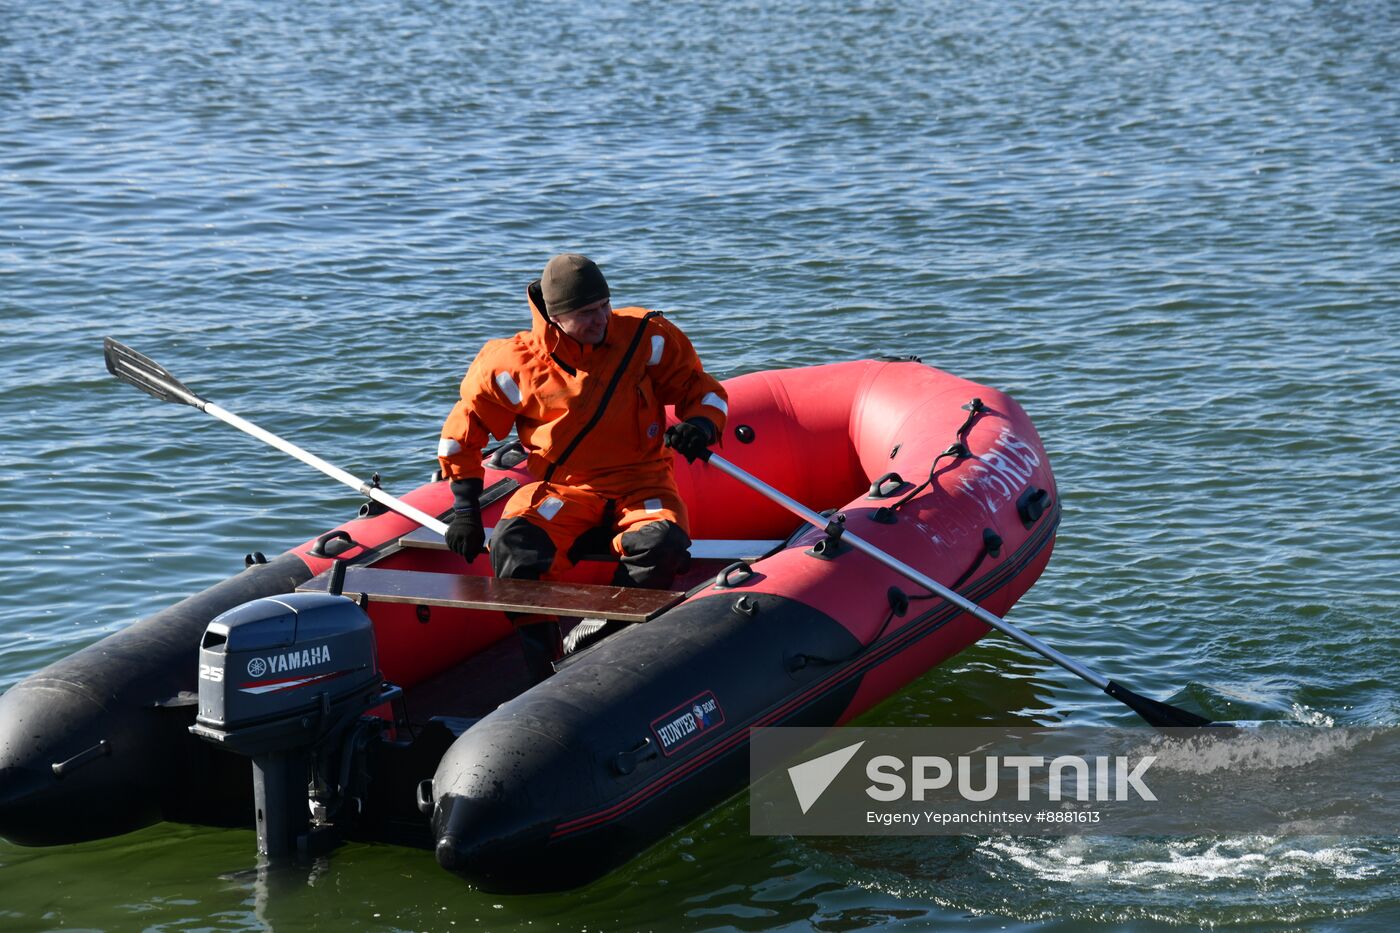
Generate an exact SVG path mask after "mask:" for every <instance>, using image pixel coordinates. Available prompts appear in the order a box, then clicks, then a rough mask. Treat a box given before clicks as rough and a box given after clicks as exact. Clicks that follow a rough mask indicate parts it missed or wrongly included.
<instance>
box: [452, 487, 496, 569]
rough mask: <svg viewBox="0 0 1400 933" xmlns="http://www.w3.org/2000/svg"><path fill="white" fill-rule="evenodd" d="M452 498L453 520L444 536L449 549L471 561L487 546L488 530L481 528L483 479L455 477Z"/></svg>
mask: <svg viewBox="0 0 1400 933" xmlns="http://www.w3.org/2000/svg"><path fill="white" fill-rule="evenodd" d="M452 500H453V505H452V521H451V523H450V524H449V525H448V526H447V534H445V535H444V536H443V537H444V539H445V540H446V541H447V547H448V549H449V550H451V551H453V552H455V553H457V554H461V555H462V556H463V557H465V558H466V559H467V562H468V563H470V562H471V561H473V560H475V559H476V556H477V555H478V554H480V553H481V551H482V548H484V547H485V546H486V532H485V531H483V530H482V528H481V480H479V479H454V480H453V481H452Z"/></svg>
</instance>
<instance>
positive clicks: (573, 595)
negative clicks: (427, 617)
mask: <svg viewBox="0 0 1400 933" xmlns="http://www.w3.org/2000/svg"><path fill="white" fill-rule="evenodd" d="M329 582H330V571H326V572H325V573H323V574H321V575H319V576H317V577H314V578H313V579H311V580H308V581H307V582H305V583H303V584H302V585H301V586H299V587H297V592H300V593H314V592H320V593H324V592H325V591H326V586H327V584H328V583H329ZM345 592H346V593H364V594H365V595H366V596H367V597H368V598H369V599H370V600H372V601H378V602H382V603H408V604H410V605H415V606H444V607H448V608H454V609H489V610H497V611H500V612H521V613H537V614H540V615H569V616H585V617H589V618H597V619H618V620H621V621H623V622H646V621H647V620H649V619H653V618H655V617H656V616H658V615H660V614H661V613H663V612H665V611H666V610H667V609H669V608H671V607H672V606H674V605H675V604H676V603H678V602H680V601H681V600H682V599H684V598H685V594H684V593H680V592H674V591H672V590H640V589H635V588H633V587H623V586H591V585H588V584H584V583H553V582H543V581H538V580H498V579H496V578H495V577H471V576H464V575H459V574H455V573H425V572H423V571H419V570H379V569H377V568H374V567H346V568H345Z"/></svg>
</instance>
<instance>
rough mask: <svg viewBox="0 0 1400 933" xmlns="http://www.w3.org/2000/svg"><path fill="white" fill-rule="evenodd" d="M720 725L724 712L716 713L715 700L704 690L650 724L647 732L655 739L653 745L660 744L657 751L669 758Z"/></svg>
mask: <svg viewBox="0 0 1400 933" xmlns="http://www.w3.org/2000/svg"><path fill="white" fill-rule="evenodd" d="M723 724H724V710H722V709H720V705H719V700H717V699H715V695H714V694H713V693H711V692H710V691H708V690H706V691H705V692H704V693H702V694H700V695H699V696H698V697H695V698H694V699H693V700H688V701H686V702H685V703H682V704H681V705H680V706H678V707H676V708H675V709H673V710H671V711H670V712H669V713H667V714H666V715H664V716H661V717H660V718H658V719H655V720H653V721H652V724H651V731H652V732H653V733H654V734H655V735H656V741H657V742H659V743H660V744H661V751H662V752H663V753H664V754H667V755H669V754H671V752H673V751H675V750H676V749H678V748H680V747H681V746H682V745H688V744H690V743H691V742H693V741H695V740H696V739H698V738H700V736H702V735H705V734H706V733H707V732H709V731H710V730H711V729H713V728H714V727H715V726H720V725H723Z"/></svg>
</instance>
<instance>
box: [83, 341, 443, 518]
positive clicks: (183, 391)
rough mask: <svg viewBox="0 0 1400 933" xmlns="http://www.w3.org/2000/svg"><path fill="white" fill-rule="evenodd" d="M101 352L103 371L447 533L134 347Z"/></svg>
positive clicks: (110, 344) (107, 347) (105, 344)
mask: <svg viewBox="0 0 1400 933" xmlns="http://www.w3.org/2000/svg"><path fill="white" fill-rule="evenodd" d="M102 355H103V356H104V357H105V358H106V360H107V371H108V372H109V373H111V374H112V375H113V376H116V377H117V378H118V379H120V380H121V381H122V382H125V383H129V384H130V385H134V386H136V388H138V389H140V390H141V391H142V392H145V393H147V394H148V395H153V396H155V397H156V398H158V399H160V400H161V401H162V402H180V403H181V404H184V405H190V406H192V407H194V408H198V409H199V410H200V411H202V412H204V413H205V414H208V415H213V416H214V417H215V418H218V419H219V420H220V421H223V422H225V423H227V424H231V425H233V426H234V427H235V428H237V429H238V430H240V431H244V432H246V433H248V434H251V435H253V436H254V437H256V438H257V439H258V440H261V441H265V442H267V443H269V444H271V445H272V446H273V447H276V448H277V449H278V450H281V451H283V452H285V453H289V454H291V455H292V456H293V457H296V458H297V459H298V460H300V461H301V462H302V463H305V464H307V465H308V466H311V467H315V468H316V469H318V470H320V471H321V472H322V473H324V474H326V475H327V476H329V477H331V478H332V479H337V480H340V481H341V482H342V483H344V484H345V485H347V486H349V487H350V488H351V489H354V490H357V491H358V492H360V493H363V494H364V495H366V496H368V497H369V498H371V499H373V500H374V501H375V502H379V503H381V504H383V505H385V506H387V507H388V508H390V509H393V510H394V511H395V512H398V513H399V514H400V515H403V516H405V517H406V518H411V519H413V520H414V521H415V522H417V523H418V524H420V525H422V526H423V527H425V528H431V529H432V530H434V531H436V532H437V533H438V534H445V533H446V532H447V524H446V523H445V522H442V521H439V520H438V519H436V518H434V517H433V516H431V515H429V514H428V513H427V512H424V511H422V510H421V509H416V508H414V507H413V506H411V505H409V504H408V503H407V502H404V501H402V500H400V499H397V498H395V497H394V496H391V495H389V494H388V493H387V492H385V491H384V490H382V489H380V488H379V487H378V486H375V485H373V484H372V483H366V482H365V481H364V480H361V479H358V478H356V477H354V476H351V475H350V474H349V473H347V472H345V471H344V470H342V469H341V468H340V467H338V466H336V465H334V464H332V463H327V462H326V461H324V460H322V459H321V458H320V457H318V456H316V455H315V454H313V453H309V452H307V451H305V450H302V449H301V448H300V447H298V446H297V445H296V444H293V443H292V442H291V441H286V440H283V439H282V438H280V437H278V436H277V435H276V434H273V433H272V432H270V431H265V430H263V429H262V428H260V427H258V426H257V425H256V424H253V423H252V422H251V421H245V420H243V419H242V418H240V417H238V416H237V415H235V414H234V413H233V412H231V411H227V410H225V409H223V408H220V407H219V406H218V405H215V404H214V403H213V402H210V401H208V400H206V399H202V398H200V397H199V396H198V395H196V394H195V393H194V392H192V391H190V389H189V388H188V387H186V386H185V385H184V384H183V383H181V382H180V380H178V379H176V378H175V377H174V376H173V375H171V374H170V371H169V370H167V369H166V368H165V367H164V366H162V365H160V364H159V363H157V362H156V361H155V360H153V359H151V358H150V357H146V356H142V355H141V354H140V353H137V352H136V351H135V350H133V349H131V348H130V347H128V346H126V345H125V344H122V343H118V342H117V341H115V340H113V339H112V338H111V337H108V338H106V339H105V340H103V341H102Z"/></svg>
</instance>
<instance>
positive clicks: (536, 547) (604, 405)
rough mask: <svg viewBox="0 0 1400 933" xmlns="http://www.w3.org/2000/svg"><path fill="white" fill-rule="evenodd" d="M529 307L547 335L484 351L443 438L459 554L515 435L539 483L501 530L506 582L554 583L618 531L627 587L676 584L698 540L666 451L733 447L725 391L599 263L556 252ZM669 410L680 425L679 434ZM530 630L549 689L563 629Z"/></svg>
mask: <svg viewBox="0 0 1400 933" xmlns="http://www.w3.org/2000/svg"><path fill="white" fill-rule="evenodd" d="M526 297H527V300H528V302H529V305H530V310H531V313H532V315H533V319H534V322H533V324H534V326H533V327H532V328H531V329H530V330H528V331H521V332H520V333H518V334H516V335H515V336H514V337H509V338H506V339H504V340H493V341H490V342H489V343H487V344H486V345H485V346H484V347H483V348H482V349H481V352H480V353H479V354H478V355H477V358H476V360H475V362H473V363H472V365H471V368H470V369H469V370H468V371H467V375H466V378H465V379H463V380H462V394H461V400H460V401H459V402H458V403H457V405H456V406H455V407H454V408H453V409H452V413H451V414H450V415H448V417H447V422H446V423H445V424H444V425H443V428H442V438H441V441H440V443H439V446H438V461H439V463H440V464H441V466H442V471H443V475H444V476H445V477H447V479H448V480H450V481H451V484H452V493H453V501H454V511H453V518H452V521H451V523H450V525H449V526H448V530H447V545H448V547H450V548H451V549H452V550H453V551H455V552H457V553H458V554H460V555H462V556H463V557H465V558H466V559H467V560H468V561H471V560H474V559H475V558H476V557H477V556H478V555H479V554H480V553H481V551H482V549H483V547H484V544H485V536H484V532H483V529H482V525H481V507H480V504H479V497H480V495H481V488H482V476H483V471H482V467H481V449H482V447H483V446H485V444H486V442H487V438H488V435H489V436H494V437H495V438H496V439H498V440H501V439H504V438H505V437H506V435H507V434H509V433H510V430H511V429H512V428H515V430H516V432H517V434H518V436H519V438H520V442H521V444H523V445H524V447H525V449H526V451H527V452H528V453H529V459H528V461H527V462H526V468H527V470H528V471H529V473H530V475H531V476H532V477H533V478H534V479H535V480H536V481H535V482H532V483H529V484H528V485H525V486H522V487H521V488H520V489H518V490H516V492H515V494H514V495H513V496H512V497H511V498H510V500H509V501H508V502H507V503H506V507H505V512H504V513H503V515H502V519H501V522H500V523H499V524H498V525H497V526H496V530H495V532H494V534H493V536H492V542H491V566H492V569H493V570H494V571H495V574H496V576H497V577H502V578H510V579H517V580H520V579H525V580H541V579H545V580H547V579H551V578H553V577H555V576H557V575H558V574H559V573H560V572H561V571H562V570H563V569H564V568H566V567H567V566H569V565H570V564H571V563H573V562H574V560H575V558H576V556H577V555H574V554H572V551H573V548H574V545H575V544H576V543H577V541H578V539H579V538H580V536H581V535H583V533H584V532H586V531H589V530H590V529H593V528H596V527H598V526H600V525H605V526H607V527H608V528H609V529H610V530H611V532H612V548H613V551H614V552H615V553H616V554H617V555H618V558H619V564H618V569H617V573H616V575H615V577H614V579H613V582H614V584H616V585H619V586H641V587H654V588H658V589H664V588H667V587H669V586H670V585H671V583H672V581H673V580H674V578H675V576H676V573H677V571H678V570H679V569H680V568H681V567H682V566H683V564H684V562H685V560H686V559H687V557H688V553H689V548H690V536H689V522H688V520H687V516H686V510H685V503H684V502H682V501H681V499H680V496H679V494H678V493H677V491H676V481H675V473H674V470H673V468H672V455H671V453H670V452H669V451H668V450H667V449H666V448H668V447H669V448H672V449H674V450H675V451H676V452H677V453H679V454H681V455H683V456H684V457H686V459H687V460H691V461H693V460H694V459H695V457H696V456H698V455H699V454H700V453H701V452H703V451H704V450H705V449H706V448H708V447H709V446H710V445H711V444H713V443H714V442H715V441H716V440H717V439H718V438H719V436H720V432H721V431H722V430H723V429H724V422H725V417H726V414H727V413H728V402H727V397H726V395H725V391H724V388H723V387H722V386H721V385H720V384H719V382H718V381H717V380H716V379H715V378H714V377H712V376H710V375H709V374H708V373H706V372H705V370H704V368H703V366H702V365H701V363H700V358H699V357H698V356H697V355H696V353H695V350H694V348H692V347H691V345H690V341H689V340H688V339H687V338H686V336H685V334H683V333H681V331H680V329H679V328H677V327H676V326H675V325H674V324H672V323H671V322H670V321H667V320H666V319H665V318H663V317H662V316H661V314H660V312H657V311H648V310H646V309H645V308H632V307H629V308H617V309H613V307H612V304H611V293H610V291H609V290H608V283H607V280H606V279H604V277H603V273H602V271H601V270H599V268H598V266H597V265H596V264H595V263H594V262H593V261H592V260H590V259H588V258H587V257H586V256H581V255H579V254H577V253H564V254H561V255H559V256H555V257H554V258H553V259H551V260H550V261H549V263H548V264H547V265H546V266H545V267H544V274H543V275H542V276H541V277H540V279H539V280H538V281H535V282H531V283H530V285H529V286H528V287H527V289H526ZM666 405H674V406H675V411H676V416H677V418H678V419H679V423H678V424H674V425H671V426H670V427H669V428H668V427H666V423H665V411H664V406H666ZM516 621H517V624H518V625H519V626H520V627H519V631H520V634H521V637H522V639H523V641H524V645H525V649H526V650H525V654H526V663H527V664H528V666H529V667H530V670H531V674H532V676H534V677H535V679H536V680H542V679H544V678H545V677H547V676H549V674H550V673H551V672H552V666H551V662H552V661H553V660H556V659H557V658H558V657H559V656H560V654H561V651H562V646H561V642H560V637H559V626H558V623H557V621H556V620H553V619H547V620H540V619H539V617H537V616H536V617H526V618H521V619H517V620H516Z"/></svg>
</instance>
